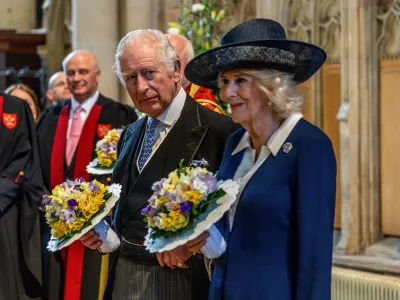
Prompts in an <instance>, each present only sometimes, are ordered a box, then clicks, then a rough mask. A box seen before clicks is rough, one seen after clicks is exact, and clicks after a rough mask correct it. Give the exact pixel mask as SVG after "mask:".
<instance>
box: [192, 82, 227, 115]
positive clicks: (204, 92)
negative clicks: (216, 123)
mask: <svg viewBox="0 0 400 300" xmlns="http://www.w3.org/2000/svg"><path fill="white" fill-rule="evenodd" d="M186 93H187V94H188V95H189V96H190V97H192V98H193V99H194V100H196V101H197V102H198V103H200V104H201V105H203V106H204V107H207V108H208V109H211V110H212V111H215V112H217V113H220V114H223V113H224V111H223V109H222V108H221V107H220V106H219V105H218V101H217V99H216V98H215V96H214V94H213V91H212V90H210V89H208V88H205V87H202V86H199V85H197V84H194V83H191V84H189V85H188V86H187V88H186Z"/></svg>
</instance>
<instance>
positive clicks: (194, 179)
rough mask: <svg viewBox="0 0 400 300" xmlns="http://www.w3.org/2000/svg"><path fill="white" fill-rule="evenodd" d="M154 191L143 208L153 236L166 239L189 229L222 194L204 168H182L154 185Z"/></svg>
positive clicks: (214, 180)
mask: <svg viewBox="0 0 400 300" xmlns="http://www.w3.org/2000/svg"><path fill="white" fill-rule="evenodd" d="M152 189H153V191H154V193H153V195H152V196H151V198H150V199H149V200H148V205H147V206H146V207H145V208H143V210H142V214H143V215H145V217H146V221H147V223H148V226H149V227H151V228H152V237H160V236H167V235H168V234H170V233H171V232H177V231H180V230H183V229H185V228H188V227H190V226H191V225H192V224H193V222H194V221H195V220H196V219H197V218H198V217H199V216H200V214H202V213H204V212H205V211H206V210H207V207H208V204H209V203H210V202H211V201H212V200H214V199H216V198H220V197H222V196H223V195H225V192H224V191H223V190H221V189H218V188H217V180H216V178H215V177H214V176H213V174H212V173H211V172H209V171H207V170H206V169H205V168H201V167H196V168H190V167H183V166H182V163H181V167H180V168H179V169H177V170H175V171H173V172H171V173H170V174H169V175H168V178H163V179H161V180H160V181H157V182H156V183H154V184H153V186H152Z"/></svg>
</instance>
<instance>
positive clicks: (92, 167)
mask: <svg viewBox="0 0 400 300" xmlns="http://www.w3.org/2000/svg"><path fill="white" fill-rule="evenodd" d="M98 165H99V160H98V159H97V158H95V159H94V160H92V161H91V162H90V163H89V164H88V165H87V166H86V171H87V172H88V173H89V174H94V175H105V174H112V172H113V170H114V168H107V169H105V168H98V167H97V166H98Z"/></svg>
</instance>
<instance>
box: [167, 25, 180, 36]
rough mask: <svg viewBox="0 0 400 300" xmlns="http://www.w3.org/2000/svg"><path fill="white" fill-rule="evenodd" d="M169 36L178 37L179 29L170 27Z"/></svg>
mask: <svg viewBox="0 0 400 300" xmlns="http://www.w3.org/2000/svg"><path fill="white" fill-rule="evenodd" d="M167 32H168V34H176V35H178V34H179V28H175V27H170V28H168V31H167Z"/></svg>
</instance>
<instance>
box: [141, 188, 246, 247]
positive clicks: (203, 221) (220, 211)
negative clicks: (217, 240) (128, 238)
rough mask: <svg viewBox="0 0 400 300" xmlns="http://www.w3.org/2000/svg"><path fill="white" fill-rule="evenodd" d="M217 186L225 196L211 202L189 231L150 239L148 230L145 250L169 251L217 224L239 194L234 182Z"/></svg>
mask: <svg viewBox="0 0 400 300" xmlns="http://www.w3.org/2000/svg"><path fill="white" fill-rule="evenodd" d="M218 184H219V188H222V189H223V190H224V191H225V192H226V195H224V196H223V197H221V198H219V199H217V200H216V201H212V202H211V203H210V204H209V205H208V208H207V211H206V212H205V213H203V214H201V215H200V216H199V218H198V219H197V220H196V221H194V223H193V227H192V228H191V229H187V230H183V231H181V232H179V233H173V234H171V235H170V236H168V237H160V238H155V239H152V238H150V235H151V230H152V229H151V228H149V232H148V234H147V235H146V237H145V242H144V245H145V246H146V250H148V251H149V252H151V253H155V252H164V251H170V250H172V249H175V248H176V247H179V246H182V245H184V244H186V243H187V242H188V241H191V240H193V239H195V238H197V237H198V236H199V235H200V234H202V233H203V232H204V231H206V230H209V229H210V227H211V226H212V225H213V224H215V223H216V222H218V221H219V220H220V219H221V218H222V216H223V215H224V214H225V213H226V212H227V211H228V210H229V208H230V207H231V205H232V204H233V203H234V202H235V201H236V197H237V195H238V193H239V184H238V183H236V182H235V181H232V180H227V181H225V182H221V183H218Z"/></svg>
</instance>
